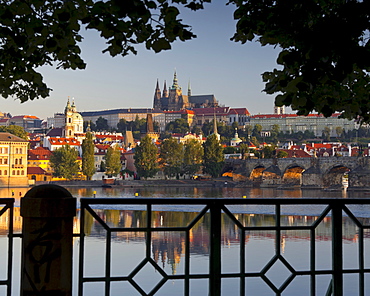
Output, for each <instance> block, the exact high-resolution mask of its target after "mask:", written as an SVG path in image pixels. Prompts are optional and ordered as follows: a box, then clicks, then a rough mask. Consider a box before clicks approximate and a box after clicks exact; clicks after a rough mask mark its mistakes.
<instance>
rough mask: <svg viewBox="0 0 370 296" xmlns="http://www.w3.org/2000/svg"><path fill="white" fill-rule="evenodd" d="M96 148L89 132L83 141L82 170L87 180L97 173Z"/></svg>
mask: <svg viewBox="0 0 370 296" xmlns="http://www.w3.org/2000/svg"><path fill="white" fill-rule="evenodd" d="M94 149H95V145H94V142H93V138H92V134H91V132H87V133H86V137H85V139H83V141H82V172H83V174H84V175H85V176H86V179H87V180H91V177H92V176H93V175H94V174H95V159H94Z"/></svg>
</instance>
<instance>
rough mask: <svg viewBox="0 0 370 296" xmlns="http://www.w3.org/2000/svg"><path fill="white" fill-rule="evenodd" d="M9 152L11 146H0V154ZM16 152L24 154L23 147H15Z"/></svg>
mask: <svg viewBox="0 0 370 296" xmlns="http://www.w3.org/2000/svg"><path fill="white" fill-rule="evenodd" d="M8 153H9V148H8V147H0V154H8ZM14 153H15V154H22V153H23V149H22V148H15V149H14Z"/></svg>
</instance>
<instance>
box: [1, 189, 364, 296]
mask: <svg viewBox="0 0 370 296" xmlns="http://www.w3.org/2000/svg"><path fill="white" fill-rule="evenodd" d="M17 190H18V191H15V193H14V197H15V198H16V206H18V205H19V201H20V196H24V194H25V193H26V191H27V189H24V188H22V189H17ZM68 190H70V192H71V193H72V195H73V196H75V197H77V198H78V199H79V198H80V197H93V196H94V194H96V196H97V197H103V198H104V197H119V198H132V197H135V196H139V197H153V198H160V197H168V198H169V197H170V198H182V197H189V198H223V197H228V198H241V197H243V196H246V198H272V197H279V198H295V199H300V198H338V197H343V198H367V196H366V194H364V193H361V192H354V193H346V192H345V191H338V192H325V191H321V190H276V189H258V188H227V187H226V188H171V187H158V188H147V187H139V188H104V189H103V188H77V187H70V188H68ZM19 192H20V193H19ZM12 193H13V192H12V191H11V189H0V196H1V197H11V195H12ZM351 207H352V208H351ZM350 208H351V209H353V210H354V211H355V212H356V214H358V216H359V217H361V218H359V221H360V222H361V223H362V224H363V225H370V218H369V217H370V210H369V207H368V206H362V205H358V206H350ZM229 209H230V211H231V212H232V213H233V215H234V217H235V219H236V220H237V221H238V222H239V223H241V224H242V225H243V226H245V227H260V226H274V225H275V224H276V216H275V215H274V214H273V213H274V207H269V206H264V207H258V206H237V207H234V206H229ZM322 211H323V207H322V206H306V207H302V206H299V205H297V206H283V207H282V213H283V215H282V216H281V219H280V223H281V225H285V226H302V225H305V226H309V225H312V224H313V223H315V222H316V221H317V219H318V218H317V216H318V215H320V214H321V213H322ZM95 212H96V213H97V215H98V216H99V217H100V218H101V219H102V220H103V221H105V222H106V223H107V224H108V225H109V226H110V227H112V228H144V227H146V225H147V219H148V216H147V213H146V212H145V211H142V210H133V209H130V208H129V209H118V208H117V209H114V208H113V209H103V208H96V209H95ZM79 215H80V213H79V212H78V216H77V217H76V218H75V232H79V228H78V225H79V220H78V219H79ZM197 215H198V212H197V211H194V210H192V209H190V208H189V207H183V208H178V209H177V210H176V211H173V210H172V211H170V210H168V209H167V210H166V209H161V208H160V207H157V208H155V207H154V211H153V213H152V220H151V221H150V224H151V225H152V227H155V228H157V229H160V228H163V227H171V228H175V227H186V226H188V225H189V224H190V223H191V221H193V220H194V219H195V218H196V217H197ZM7 221H8V217H7V213H5V214H4V215H3V216H1V217H0V245H1V246H3V245H4V243H3V242H4V241H6V234H7ZM14 226H15V232H20V230H21V218H20V216H19V207H16V208H15V224H14ZM85 229H86V234H87V238H86V245H85V246H86V248H85V259H86V263H85V276H104V273H105V248H106V237H107V231H106V229H105V228H104V227H103V226H102V225H101V224H100V223H98V221H97V220H95V219H94V218H93V217H92V216H91V215H87V216H86V220H85ZM209 229H210V225H209V215H208V214H205V215H204V217H203V218H202V219H200V220H199V222H198V223H196V224H195V225H194V227H192V228H191V229H190V230H189V236H190V269H191V272H192V273H207V272H208V271H209V270H208V266H209V261H208V258H209ZM364 236H365V249H366V250H365V254H368V253H369V250H368V248H369V247H370V231H369V229H365V230H364ZM242 237H243V236H242V235H241V230H240V228H239V227H238V226H237V225H236V224H235V223H234V221H233V220H232V219H230V217H228V216H227V215H225V214H222V258H223V265H222V271H223V272H230V273H233V272H238V270H239V266H240V241H241V239H242ZM358 237H359V229H358V227H356V224H355V223H354V221H352V220H351V219H349V218H348V217H344V219H343V249H344V258H343V259H344V266H345V268H358V260H357V259H354V258H357V254H358V249H359V243H358ZM244 240H245V250H246V258H247V260H246V262H245V270H246V271H247V272H260V271H261V270H262V269H263V268H264V266H266V264H267V263H268V262H269V260H271V258H273V256H274V254H275V249H276V248H277V246H279V248H280V249H281V252H282V254H283V256H284V258H286V260H287V261H288V262H289V264H291V265H292V266H293V268H294V269H295V270H309V268H310V262H309V254H310V231H308V230H295V229H292V230H285V231H282V232H281V236H280V237H279V241H278V243H276V240H277V236H276V232H275V231H260V230H248V231H246V232H245V236H244ZM315 240H316V242H317V247H316V255H317V258H316V262H315V264H316V268H318V269H320V268H321V269H328V268H331V255H330V254H331V218H330V215H328V216H327V217H325V218H324V219H323V221H322V222H321V223H319V225H318V227H316V229H315ZM74 242H75V245H74V250H75V254H78V247H79V246H78V239H75V241H74ZM146 242H147V237H146V235H145V233H144V232H141V231H134V232H132V231H118V232H115V231H113V232H112V255H111V259H112V263H111V264H112V265H111V272H112V276H127V275H128V274H129V273H130V272H131V271H132V270H133V269H134V268H135V267H137V266H138V264H140V262H142V260H143V258H145V255H146ZM5 249H6V248H4V250H5ZM185 249H186V234H185V231H175V229H174V230H173V231H172V230H168V229H167V230H166V231H153V232H152V237H151V243H150V257H151V258H152V259H153V260H154V261H155V262H156V263H157V264H158V265H159V266H160V267H161V268H162V269H163V270H164V271H165V272H166V273H167V274H173V275H176V274H184V273H185V264H184V261H185ZM4 253H6V252H4ZM15 257H16V259H17V257H18V256H17V255H15ZM18 259H19V258H18ZM18 259H17V260H18ZM77 259H78V258H76V259H75V262H78V260H77ZM369 266H370V259H369V256H365V268H369ZM5 270H6V269H5V268H4V274H5ZM75 270H76V271H77V266H75ZM282 270H284V267H278V269H277V272H275V274H278V275H279V274H282V275H281V276H282V278H283V280H284V275H283V272H281V271H282ZM76 273H77V272H76ZM143 274H144V275H143V277H144V278H146V279H148V278H150V279H151V278H153V281H155V280H157V279H155V278H156V276H157V275H158V272H156V271H155V270H154V271H153V270H150V268H148V270H145V272H144V273H143ZM2 275H3V271H2V270H1V269H0V278H5V276H2ZM148 275H149V276H148ZM138 276H139V275H138ZM271 277H272V278H274V276H273V275H271ZM154 279H155V280H154ZM138 281H139V280H138ZM273 281H276V282H277V283H279V282H280V281H282V279H281V278H279V277H277V278H276V279H273ZM301 281H303V282H301ZM307 281H309V279H308V280H306V279H303V280H302V279H301V278H299V279H297V282H298V283H299V284H296V282H294V283H292V285H290V286H289V289H288V290H287V292H286V293H284V294H283V295H301V296H303V295H307V296H308V295H310V294H309V288H307V289H302V287H309V284H307ZM317 282H318V288H317V295H324V294H325V291H326V288H327V286H328V282H329V279H328V278H325V279H322V278H320V279H318V280H317ZM321 282H322V284H321ZM144 283H145V284H148V287H147V289H148V290H150V287H151V286H152V285H153V284H152V283H151V282H150V281H149V280H144ZM349 283H350V284H347V285H346V286H345V289H346V293H345V295H358V292H357V290H356V289H358V281H356V280H355V281H352V280H351V281H349ZM76 286H77V285H76V284H75V285H74V287H76ZM86 286H87V287H86V289H85V293H84V295H103V292H102V293H100V292H99V291H100V290H99V289H101V291H104V289H103V288H101V286H99V284H97V283H94V284H87V285H86ZM192 287H193V288H192V291H194V292H192V293H191V295H192V296H194V295H196V296H198V295H199V296H203V295H207V282H206V281H205V283H202V281H196V283H194V284H193V285H192ZM194 287H196V288H194ZM247 287H248V289H249V292H250V295H264V294H263V292H262V291H266V295H270V294H271V293H272V292H271V290H269V289H266V286H265V285H264V284H263V283H262V284H261V282H259V281H258V280H255V281H251V282H248V285H247ZM223 288H224V289H225V293H224V294H223V295H238V294H237V293H238V289H239V288H238V282H237V283H235V282H233V281H232V280H231V279H230V281H229V280H225V281H223ZM122 289H125V291H130V289H132V287H126V286H125V285H124V284H119V283H116V284H115V286H114V287H113V288H112V293H111V295H112V296H115V295H121V294H122ZM182 289H183V288H182V284H181V283H178V282H176V281H174V282H171V283H168V284H166V286H165V287H163V291H167V292H162V293H161V294H160V295H182V293H179V292H178V291H182ZM267 290H268V291H267ZM204 291H206V292H204ZM257 291H258V292H257ZM306 291H307V292H306ZM14 292H15V293H17V289H16V288H15V289H14ZM14 295H16V294H14ZM74 295H77V294H76V291H74ZM128 295H137V293H136V294H135V292H132V294H130V293H129V294H128Z"/></svg>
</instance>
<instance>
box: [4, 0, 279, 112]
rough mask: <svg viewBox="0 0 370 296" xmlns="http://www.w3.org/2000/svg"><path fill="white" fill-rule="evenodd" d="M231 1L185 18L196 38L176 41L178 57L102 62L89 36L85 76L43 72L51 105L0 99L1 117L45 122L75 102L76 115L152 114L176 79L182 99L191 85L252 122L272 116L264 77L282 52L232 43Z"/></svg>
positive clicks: (99, 43) (97, 43)
mask: <svg viewBox="0 0 370 296" xmlns="http://www.w3.org/2000/svg"><path fill="white" fill-rule="evenodd" d="M225 2H226V1H220V0H217V1H214V2H213V3H211V4H206V6H205V10H203V11H196V12H193V11H190V10H185V11H184V14H181V16H180V18H182V19H183V20H184V22H185V23H187V24H189V25H191V26H192V31H193V32H194V33H195V34H196V35H197V38H196V39H194V40H191V41H186V42H181V41H176V42H175V43H174V44H172V49H171V50H168V51H162V52H160V53H154V52H152V51H148V50H146V49H145V47H144V46H139V47H137V50H138V54H137V55H129V56H126V57H122V56H117V57H114V58H112V57H111V56H110V55H109V54H107V53H106V54H102V50H103V49H104V48H105V41H104V40H103V39H101V38H100V37H99V35H98V34H97V33H96V32H94V31H91V30H89V31H85V30H84V31H83V32H82V34H83V36H84V41H83V42H82V43H81V45H80V46H81V49H82V57H83V59H84V60H85V62H86V63H87V67H86V69H85V70H75V71H73V70H62V69H56V68H52V67H43V68H42V69H41V72H42V74H43V76H44V80H45V82H46V84H47V85H48V86H49V87H50V88H52V89H53V91H52V92H51V95H50V97H48V98H46V99H38V100H33V101H28V102H25V103H20V102H19V101H18V100H14V99H11V98H10V99H9V98H8V99H2V98H0V112H6V113H11V115H12V116H15V115H34V116H37V117H39V118H40V119H47V117H53V115H54V113H58V112H64V108H65V106H66V103H67V100H68V98H70V99H71V100H72V98H74V101H75V104H76V107H77V111H79V112H83V111H97V110H108V109H118V108H141V107H142V108H152V106H153V97H154V90H155V86H156V83H157V79H158V81H159V83H160V88H161V90H162V89H163V83H164V81H165V80H166V81H167V87H168V86H170V85H172V80H173V75H174V71H176V73H177V78H178V83H179V85H180V86H181V87H182V90H183V93H184V94H187V88H188V83H189V81H190V85H191V90H192V94H193V95H207V94H213V95H215V97H216V99H217V100H218V101H219V104H221V105H225V106H229V107H232V108H240V107H245V108H247V109H248V110H249V112H250V113H251V114H259V113H272V112H273V105H274V96H271V95H267V94H265V93H263V92H262V90H263V88H264V83H263V81H262V77H261V74H262V73H263V72H265V71H271V70H273V69H274V68H276V67H278V66H277V64H276V58H277V55H278V50H277V49H274V48H273V47H269V46H265V47H262V46H261V45H260V44H259V43H257V42H248V43H246V44H241V43H236V42H233V41H230V38H231V37H232V36H233V34H234V32H235V24H236V22H235V21H234V20H233V11H234V10H235V7H234V6H231V5H229V6H226V5H225Z"/></svg>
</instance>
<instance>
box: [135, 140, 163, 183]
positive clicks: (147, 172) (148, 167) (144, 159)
mask: <svg viewBox="0 0 370 296" xmlns="http://www.w3.org/2000/svg"><path fill="white" fill-rule="evenodd" d="M134 159H135V167H136V171H137V173H138V175H139V176H140V177H143V178H150V177H153V176H154V175H155V174H156V173H157V172H158V170H159V167H158V149H157V146H155V144H154V143H153V142H152V139H151V138H150V137H149V136H148V135H147V136H145V137H143V138H142V139H141V141H140V145H139V146H137V147H136V148H135V156H134Z"/></svg>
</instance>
